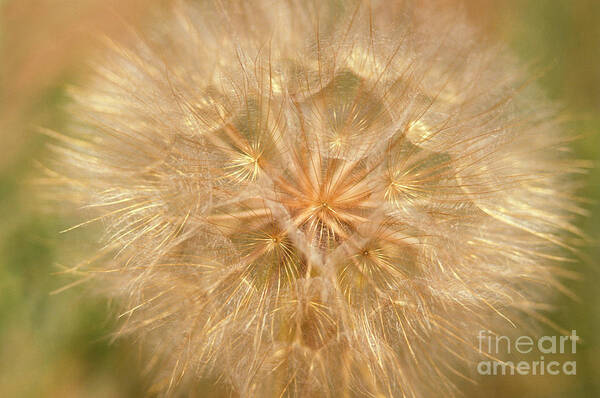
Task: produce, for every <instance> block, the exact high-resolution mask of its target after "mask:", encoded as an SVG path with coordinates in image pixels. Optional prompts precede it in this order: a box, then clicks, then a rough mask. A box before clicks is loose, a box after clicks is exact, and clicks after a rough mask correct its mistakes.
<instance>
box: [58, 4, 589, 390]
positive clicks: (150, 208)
mask: <svg viewBox="0 0 600 398" xmlns="http://www.w3.org/2000/svg"><path fill="white" fill-rule="evenodd" d="M91 69H92V72H91V74H90V76H89V78H88V79H87V80H86V81H85V82H84V83H82V84H80V85H79V86H78V87H75V88H72V89H71V90H70V94H71V97H72V103H71V105H70V106H69V112H70V115H71V116H72V123H71V128H70V131H69V132H68V133H66V134H64V135H63V134H59V133H55V132H50V131H49V132H48V134H49V135H51V136H52V137H54V138H55V139H56V141H57V144H55V145H53V149H54V151H55V153H56V155H55V156H54V160H55V161H54V162H53V163H51V164H50V165H49V167H48V169H49V171H48V173H49V174H50V175H51V177H52V180H53V181H54V182H53V184H55V185H56V186H58V187H60V190H61V192H63V193H64V194H63V195H61V198H64V199H67V200H71V201H73V202H74V203H75V204H77V205H78V206H84V207H86V208H88V209H92V210H93V211H94V212H95V213H94V214H95V215H94V216H93V217H92V218H91V219H89V220H85V221H84V223H83V224H81V225H80V226H83V225H85V224H88V223H91V222H93V221H101V222H102V225H103V227H104V229H105V233H106V236H105V240H104V246H103V247H102V249H100V250H99V253H98V254H97V255H95V256H94V258H93V261H89V262H88V264H86V266H85V267H80V268H77V269H76V270H74V272H77V273H85V274H86V275H90V276H93V277H94V279H93V280H94V281H95V282H94V283H95V284H96V285H98V286H100V289H104V290H106V291H107V292H108V293H109V294H112V295H114V296H117V297H118V298H119V302H120V303H122V305H123V313H122V317H121V318H122V319H124V323H123V327H122V329H121V331H120V333H121V334H130V333H131V334H134V335H136V336H142V337H144V338H145V341H146V344H147V345H148V346H151V347H152V348H153V349H154V350H155V352H156V353H157V357H160V358H161V359H162V365H161V369H162V371H163V374H162V376H164V377H157V382H156V386H155V387H156V389H157V390H159V391H162V392H165V393H171V392H173V391H175V390H176V389H177V388H179V387H178V386H180V385H182V384H185V383H184V380H186V379H188V378H190V379H191V380H192V381H191V383H192V384H191V385H192V387H191V388H193V380H195V378H197V377H201V376H205V375H215V376H217V377H218V378H219V379H220V380H222V381H223V383H226V384H227V385H229V386H230V387H231V389H232V391H233V393H234V394H237V395H239V396H242V397H281V396H289V397H313V396H314V397H319V396H323V397H428V396H435V395H434V394H444V396H449V395H454V394H456V393H457V392H458V391H459V390H460V387H459V385H460V384H459V383H460V382H462V381H461V380H463V379H466V380H470V378H471V376H469V370H473V361H474V360H475V359H476V358H479V357H480V356H481V355H482V354H481V353H480V352H478V349H477V340H476V337H475V336H476V335H477V333H478V331H479V330H482V329H484V330H495V331H496V330H497V331H505V330H508V329H511V328H514V327H516V326H518V327H525V326H526V325H529V324H530V323H531V322H532V321H531V319H532V318H535V319H538V320H539V319H542V320H543V319H544V317H543V315H542V314H541V311H543V310H545V309H547V307H548V297H549V294H551V293H552V292H553V291H563V292H567V291H566V290H565V288H564V287H563V286H562V285H561V283H560V279H561V278H562V277H569V276H570V275H571V271H569V270H567V269H566V268H564V267H562V263H563V262H565V261H567V260H568V258H566V257H569V255H568V253H569V251H570V250H571V247H572V245H573V243H572V242H574V241H575V240H576V239H577V236H578V235H580V233H579V231H578V230H577V229H576V228H575V227H574V226H573V225H572V220H573V218H574V216H575V215H577V214H578V213H580V212H581V210H580V208H579V206H578V202H577V200H576V198H575V196H574V195H573V186H574V184H573V175H574V174H576V173H578V172H580V166H579V165H578V164H577V163H576V162H574V161H572V160H571V159H570V158H569V153H568V149H567V148H568V145H567V144H566V143H567V139H566V138H565V136H564V135H563V134H562V132H561V130H560V128H559V123H558V120H557V117H556V113H555V111H554V110H553V109H552V107H551V106H549V104H547V103H546V101H545V100H544V99H543V98H542V96H541V95H539V94H538V93H537V92H536V90H535V88H534V87H533V84H532V83H531V81H530V80H531V79H530V76H529V75H528V74H527V73H525V69H524V68H523V67H521V66H519V64H518V63H517V62H515V61H514V60H513V59H512V58H511V57H510V55H507V54H506V53H505V51H503V50H501V49H499V48H497V47H496V46H492V45H490V44H489V43H485V42H482V41H480V40H478V35H477V32H476V30H474V29H472V28H470V27H468V26H466V24H465V21H464V20H463V18H461V17H460V15H459V13H458V12H451V11H449V10H447V9H445V8H439V7H438V8H436V7H431V6H423V5H420V6H416V5H415V3H413V2H401V1H397V2H389V1H378V0H372V1H361V0H344V1H341V0H330V1H321V2H317V1H314V2H313V1H300V0H285V1H269V0H257V1H252V2H243V1H236V0H226V1H217V0H215V1H203V2H191V1H189V2H186V1H178V2H172V3H169V5H168V6H166V7H165V9H161V13H160V15H157V18H156V19H155V20H154V21H153V22H152V23H151V24H149V25H148V26H144V27H141V28H139V29H138V30H135V31H132V33H131V34H130V35H129V36H127V37H126V38H122V39H120V40H118V41H115V40H110V39H106V40H105V42H104V48H103V50H102V51H100V52H99V53H98V55H97V56H96V57H95V58H94V61H93V65H92V68H91ZM50 170H51V171H50ZM567 293H568V292H567Z"/></svg>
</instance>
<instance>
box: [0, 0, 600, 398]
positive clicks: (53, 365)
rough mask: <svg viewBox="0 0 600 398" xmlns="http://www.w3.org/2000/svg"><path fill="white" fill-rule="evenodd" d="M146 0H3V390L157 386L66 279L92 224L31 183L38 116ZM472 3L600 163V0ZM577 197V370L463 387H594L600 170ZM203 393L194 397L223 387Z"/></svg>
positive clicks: (588, 392) (595, 392)
mask: <svg viewBox="0 0 600 398" xmlns="http://www.w3.org/2000/svg"><path fill="white" fill-rule="evenodd" d="M422 1H426V0H422ZM445 1H448V2H452V0H445ZM151 3H152V1H150V0H146V1H142V0H119V1H115V0H103V1H100V0H0V397H82V396H85V397H135V396H144V395H145V394H146V391H147V388H148V386H149V385H150V384H151V383H149V382H148V380H147V377H146V378H145V377H144V364H143V363H141V360H140V358H141V356H140V353H139V352H138V351H137V350H138V348H137V344H135V342H132V341H125V340H123V341H121V340H117V341H116V342H112V340H111V335H110V333H111V330H113V328H114V326H115V322H114V321H112V318H113V314H114V312H113V311H112V310H111V308H110V303H107V301H106V300H105V299H102V298H98V297H93V296H90V295H89V294H87V292H86V289H85V286H84V285H82V286H74V287H72V288H70V289H66V290H64V291H63V289H61V288H63V287H64V286H65V285H67V284H68V283H69V282H71V281H72V279H69V278H67V277H65V276H61V274H60V272H61V270H63V269H64V267H65V266H73V265H74V264H73V261H74V260H73V259H74V258H81V257H82V256H81V254H82V253H83V252H85V250H86V242H90V240H91V238H90V239H86V238H87V237H88V235H89V236H93V235H94V231H91V230H88V231H84V230H81V231H80V232H78V233H77V234H75V236H73V234H72V236H70V237H65V236H64V235H60V234H59V233H58V232H59V231H60V230H63V229H65V228H66V227H68V226H71V225H74V224H76V223H77V220H76V219H74V218H71V216H69V213H68V212H65V213H64V214H61V213H57V212H56V209H54V211H52V212H50V211H47V209H44V205H43V202H42V201H38V200H35V199H32V198H33V197H34V195H33V193H32V188H31V186H30V185H29V184H28V183H27V182H28V181H30V180H31V179H32V178H35V176H36V173H39V164H40V161H41V160H42V159H43V156H44V138H43V137H42V136H41V135H40V134H39V133H37V132H36V126H46V127H51V128H53V129H55V130H60V129H61V127H62V126H64V121H65V118H66V115H65V114H64V111H63V110H62V106H63V105H64V103H65V101H66V96H65V92H64V89H65V85H66V84H68V83H73V82H77V79H78V77H79V76H80V75H81V71H82V70H83V68H84V66H85V65H84V60H85V59H86V56H87V54H89V51H90V42H91V36H92V35H93V34H94V33H96V32H107V33H110V34H113V35H118V34H119V31H120V30H122V29H123V28H124V24H123V23H122V22H121V19H124V20H125V19H126V20H128V21H135V20H136V19H139V18H143V17H144V14H145V12H146V10H148V9H149V8H150V7H151ZM466 8H467V12H468V15H469V18H470V19H472V21H473V23H474V24H476V25H478V26H479V28H480V29H481V31H482V35H485V36H488V37H489V38H491V39H492V40H499V41H502V42H505V43H507V44H508V45H509V46H510V47H512V48H513V50H514V52H515V53H516V54H517V55H518V56H519V57H520V58H521V59H522V60H523V62H524V63H526V64H533V65H535V67H536V68H539V69H543V70H544V72H545V73H544V75H543V76H542V77H541V78H540V79H539V84H540V86H541V87H542V88H543V89H544V90H545V91H546V93H547V95H548V97H550V98H551V99H553V100H556V101H557V102H558V103H559V104H561V105H562V106H563V108H564V110H565V113H567V114H568V115H570V118H571V121H570V122H569V123H568V125H567V128H568V129H570V130H571V131H572V132H573V133H575V134H577V135H579V136H581V139H579V140H578V141H577V142H575V143H574V144H573V149H574V150H575V152H576V153H577V155H578V156H579V157H580V158H583V159H588V160H592V161H594V162H596V164H598V163H600V1H598V0H546V1H540V0H503V1H494V0H467V2H466ZM581 195H582V196H583V197H584V198H586V199H588V200H589V202H590V203H589V205H588V208H589V210H590V214H589V216H588V217H585V218H583V219H581V220H580V227H582V228H583V229H584V230H585V231H586V232H587V233H588V235H590V236H591V237H592V243H591V244H590V245H589V247H588V248H586V249H585V250H584V251H583V252H582V255H581V260H580V261H579V264H578V265H577V268H578V271H579V272H580V274H581V276H582V278H581V280H579V281H572V282H568V286H569V287H570V288H571V289H572V290H573V291H574V292H576V293H577V295H578V297H579V300H578V301H575V300H573V299H571V298H568V297H560V298H559V299H558V301H557V302H556V307H557V308H556V311H555V313H554V314H553V316H552V319H553V321H555V322H556V323H558V324H559V325H561V326H562V327H564V328H565V329H567V330H572V329H576V330H577V334H578V335H579V336H581V338H582V340H583V344H581V345H580V346H579V347H578V349H577V354H576V356H575V358H574V359H575V360H576V361H577V375H576V376H565V375H562V376H506V377H484V378H483V379H482V380H481V382H480V384H479V385H478V386H474V387H468V388H467V391H466V393H465V395H466V396H467V397H490V398H495V397H502V398H505V397H540V398H542V397H543V398H551V397H556V398H559V397H560V398H564V397H568V398H580V397H581V398H583V397H586V398H587V397H590V398H591V397H600V288H598V286H600V284H599V282H600V271H599V269H600V267H599V263H600V246H599V245H598V240H599V238H600V167H596V168H595V169H594V170H592V171H591V172H590V173H589V174H588V175H587V176H586V177H585V187H584V188H583V190H582V192H581ZM545 334H548V335H553V334H556V333H555V332H554V331H552V330H548V331H547V333H545ZM204 388H206V390H204ZM208 390H209V385H208V384H207V385H206V386H205V387H202V389H201V391H198V394H197V396H201V397H202V396H208V395H211V396H213V395H214V396H219V395H222V394H221V393H219V392H218V391H212V392H211V393H210V394H209V392H208Z"/></svg>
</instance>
